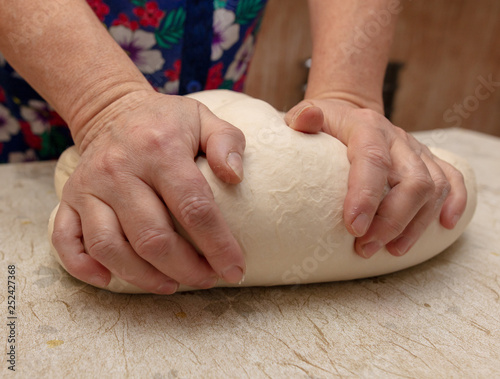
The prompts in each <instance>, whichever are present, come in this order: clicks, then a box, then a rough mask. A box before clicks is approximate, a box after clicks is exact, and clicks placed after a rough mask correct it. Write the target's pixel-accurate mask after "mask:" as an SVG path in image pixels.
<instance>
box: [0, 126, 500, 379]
mask: <svg viewBox="0 0 500 379" xmlns="http://www.w3.org/2000/svg"><path fill="white" fill-rule="evenodd" d="M418 138H420V139H421V140H422V141H423V142H425V143H427V144H430V145H435V146H441V147H444V148H447V149H449V150H451V151H453V152H455V153H458V154H460V155H462V156H463V157H465V158H467V159H468V160H469V162H470V163H471V165H472V166H473V168H474V170H475V171H476V174H477V180H478V187H479V199H478V200H479V202H478V208H477V211H476V214H475V216H474V219H473V221H472V223H471V224H470V225H469V228H468V229H467V230H466V232H465V234H464V235H462V237H460V239H459V240H458V241H457V242H456V243H455V244H453V245H452V246H451V247H450V248H448V249H447V250H446V251H445V252H443V253H442V254H440V255H438V256H437V257H436V258H434V259H432V260H430V261H428V262H425V263H423V264H421V265H419V266H416V267H413V268H410V269H407V270H404V271H401V272H397V273H394V274H391V275H387V276H383V277H378V278H371V279H364V280H358V281H350V282H341V283H325V284H316V285H304V286H300V287H298V288H293V287H274V288H250V289H248V288H247V289H216V290H209V291H199V292H191V293H181V294H176V295H173V296H165V297H162V296H155V295H118V294H112V293H110V292H107V291H104V290H99V289H96V288H93V287H90V286H88V285H85V284H83V283H81V282H79V281H77V280H75V279H72V278H71V277H69V276H68V275H67V274H66V272H65V271H64V270H63V269H61V268H60V267H59V265H58V264H57V263H56V262H55V260H54V259H53V258H52V257H51V255H50V253H49V242H48V239H47V220H48V217H49V213H50V211H51V210H52V208H53V207H54V206H55V204H56V203H57V197H56V195H55V192H54V187H53V182H52V180H53V179H52V177H53V170H54V163H50V162H45V163H27V164H10V165H2V166H0V177H1V178H2V186H0V241H1V243H0V282H1V283H3V288H2V290H1V291H0V309H1V312H0V317H1V318H2V325H3V326H2V327H1V328H0V330H1V332H0V333H1V338H2V340H3V341H4V342H3V346H4V348H3V350H2V354H1V358H0V376H1V377H6V378H7V377H11V376H12V377H14V376H15V375H17V377H19V378H88V377H98V378H152V379H162V378H164V379H167V378H269V377H272V378H311V377H314V378H331V377H365V378H373V377H383V378H392V377H394V378H396V377H397V378H399V377H408V378H449V377H459V378H470V377H474V378H488V379H489V378H495V377H499V376H500V350H499V348H498V347H499V346H500V319H499V314H500V296H499V293H500V280H499V275H498V273H499V272H500V167H499V166H498V164H497V163H498V161H500V139H498V138H494V137H491V136H486V135H483V134H478V133H474V132H469V131H463V130H459V129H448V130H446V131H443V130H436V131H429V132H423V133H420V134H418ZM11 264H14V265H15V266H16V279H15V281H16V300H17V303H16V314H15V315H16V317H17V319H16V321H17V324H16V333H17V334H16V338H17V340H16V348H15V350H16V362H17V363H16V371H17V372H16V373H15V375H12V374H13V373H11V372H8V370H7V362H6V358H7V354H6V353H7V348H6V338H7V334H8V333H9V329H8V327H7V322H8V319H7V299H8V294H7V286H6V283H7V268H8V265H11Z"/></svg>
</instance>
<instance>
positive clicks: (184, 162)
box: [53, 90, 245, 294]
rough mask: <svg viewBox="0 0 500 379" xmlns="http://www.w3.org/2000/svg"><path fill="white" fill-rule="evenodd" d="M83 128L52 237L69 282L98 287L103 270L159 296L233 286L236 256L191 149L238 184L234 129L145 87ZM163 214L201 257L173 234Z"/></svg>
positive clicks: (193, 104) (239, 145)
mask: <svg viewBox="0 0 500 379" xmlns="http://www.w3.org/2000/svg"><path fill="white" fill-rule="evenodd" d="M83 129H85V131H86V134H85V138H84V139H83V142H82V143H81V144H80V153H81V161H80V163H79V165H78V167H77V168H76V170H75V171H74V173H73V174H72V175H71V177H70V179H69V180H68V182H67V183H66V185H65V187H64V190H63V195H62V200H61V205H60V207H59V211H58V213H57V216H56V219H55V226H54V234H53V243H54V246H55V248H56V250H57V251H58V253H59V255H60V257H61V260H62V262H63V263H64V265H65V267H66V268H67V269H68V271H69V272H70V273H71V274H72V275H73V276H75V277H77V278H78V279H80V280H82V281H84V282H88V283H90V284H93V285H97V286H100V287H105V286H106V285H107V284H108V283H109V280H110V277H111V276H110V273H113V274H114V275H116V276H118V277H120V278H122V279H124V280H125V281H127V282H129V283H132V284H134V285H136V286H138V287H140V288H142V289H144V290H146V291H148V292H153V293H161V294H170V293H173V292H175V291H176V289H177V287H178V284H179V283H181V284H185V285H189V286H193V287H198V288H209V287H212V286H214V285H215V283H216V281H217V278H218V277H221V278H223V279H224V280H225V281H227V282H230V283H237V282H239V281H240V280H241V279H242V276H243V273H244V271H245V262H244V257H243V253H242V251H241V249H240V247H239V245H238V243H237V242H236V240H235V239H234V237H233V236H232V234H231V232H230V230H229V228H228V226H227V225H226V223H225V221H224V219H223V218H222V215H221V213H220V211H219V209H218V207H217V205H216V204H215V202H214V199H213V195H212V192H211V189H210V187H209V185H208V183H207V182H206V180H205V178H204V177H203V175H202V174H201V172H200V171H199V170H198V167H197V166H196V164H195V162H194V158H195V157H196V156H197V154H198V152H199V150H201V151H203V152H205V153H206V156H207V159H208V162H209V164H210V167H211V168H212V170H213V171H214V173H215V174H216V175H217V176H218V177H219V178H220V179H222V180H223V181H225V182H227V183H238V182H240V181H241V179H242V177H243V166H242V163H241V156H242V154H243V150H244V148H245V138H244V136H243V134H242V133H241V131H240V130H239V129H237V128H235V127H233V126H231V125H230V124H228V123H226V122H225V121H222V120H220V119H219V118H217V117H216V116H215V115H214V114H213V113H211V112H210V111H209V110H208V108H206V107H205V106H204V105H202V104H201V103H199V102H197V101H195V100H192V99H189V98H184V97H179V96H168V95H162V94H158V93H156V92H154V91H153V90H143V91H136V92H132V93H129V94H128V95H126V96H124V97H121V98H119V99H118V100H116V101H114V102H112V103H111V104H110V105H108V106H107V107H105V108H104V109H103V110H102V111H100V112H99V113H98V114H97V115H95V116H94V117H92V119H91V120H90V121H89V122H88V123H87V124H86V125H85V126H84V128H83ZM169 212H170V213H171V214H172V215H173V216H174V217H175V219H176V220H177V221H178V222H179V223H180V224H181V225H182V226H183V228H184V229H185V230H186V231H187V232H188V234H189V236H190V237H191V238H192V240H193V242H194V244H196V246H197V247H198V248H199V250H201V251H202V252H203V254H204V256H205V257H203V256H200V255H199V254H198V253H197V252H196V250H195V249H194V247H193V246H192V245H191V244H190V243H188V242H187V241H186V240H184V239H183V238H182V237H181V236H179V235H178V234H177V233H176V232H175V231H174V224H173V221H172V218H171V216H170V213H169ZM85 251H86V252H87V253H88V254H87V253H85Z"/></svg>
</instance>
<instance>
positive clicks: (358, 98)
mask: <svg viewBox="0 0 500 379" xmlns="http://www.w3.org/2000/svg"><path fill="white" fill-rule="evenodd" d="M304 99H305V100H312V99H318V100H336V101H340V102H343V103H344V105H346V106H350V107H353V108H359V109H371V110H373V111H375V112H377V113H380V114H382V115H383V114H384V103H383V99H382V95H380V96H368V95H367V94H358V93H355V92H353V91H347V90H328V91H322V92H319V91H314V90H313V89H309V88H308V89H307V91H306V94H305V97H304Z"/></svg>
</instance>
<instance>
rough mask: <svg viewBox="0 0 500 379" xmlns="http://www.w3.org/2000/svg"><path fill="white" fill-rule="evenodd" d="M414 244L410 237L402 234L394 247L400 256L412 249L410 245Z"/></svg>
mask: <svg viewBox="0 0 500 379" xmlns="http://www.w3.org/2000/svg"><path fill="white" fill-rule="evenodd" d="M412 244H413V241H412V240H411V239H409V238H408V237H405V236H401V237H399V238H398V239H397V240H396V242H394V248H395V249H396V251H397V253H398V255H399V256H401V255H405V254H406V253H407V252H408V250H410V246H411V245H412Z"/></svg>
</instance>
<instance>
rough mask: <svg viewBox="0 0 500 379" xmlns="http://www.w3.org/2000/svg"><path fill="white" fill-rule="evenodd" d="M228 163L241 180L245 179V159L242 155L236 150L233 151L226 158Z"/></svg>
mask: <svg viewBox="0 0 500 379" xmlns="http://www.w3.org/2000/svg"><path fill="white" fill-rule="evenodd" d="M226 163H227V164H228V166H229V167H231V169H232V170H233V172H234V173H235V174H236V176H237V177H238V178H240V180H243V161H242V159H241V155H240V154H238V153H236V152H234V151H233V152H231V153H229V155H228V156H227V158H226Z"/></svg>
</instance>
